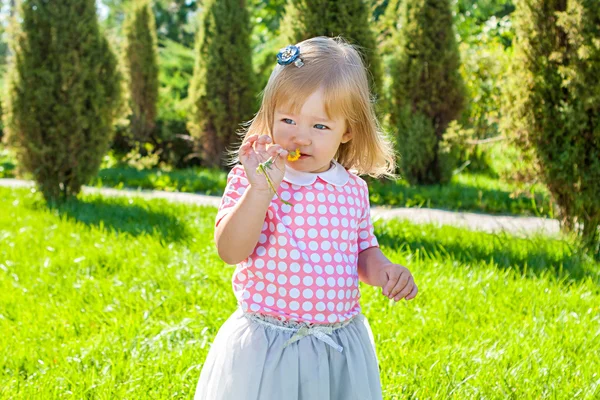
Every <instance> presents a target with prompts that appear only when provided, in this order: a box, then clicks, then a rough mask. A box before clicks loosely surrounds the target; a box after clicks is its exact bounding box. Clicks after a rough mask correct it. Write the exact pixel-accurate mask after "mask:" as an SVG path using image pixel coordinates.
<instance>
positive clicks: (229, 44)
mask: <svg viewBox="0 0 600 400" xmlns="http://www.w3.org/2000/svg"><path fill="white" fill-rule="evenodd" d="M200 18H201V22H200V29H199V32H198V38H197V43H196V57H197V58H196V65H195V67H194V76H193V78H192V82H191V84H190V95H189V99H190V102H191V104H192V110H191V112H190V114H189V116H190V120H189V121H188V129H189V131H190V132H191V133H192V135H193V136H194V137H196V138H198V139H199V147H200V148H201V150H200V153H201V158H202V160H203V164H204V165H207V166H222V167H225V165H226V155H227V154H226V149H227V147H229V146H232V145H234V142H235V141H236V140H238V138H239V136H238V135H237V134H236V131H237V130H238V128H240V124H241V123H243V122H245V121H247V120H249V119H250V118H252V114H253V105H254V95H255V93H254V84H253V76H252V49H251V48H250V25H249V16H248V11H247V9H246V2H245V1H244V0H208V1H206V3H205V4H204V10H203V13H202V15H201V17H200Z"/></svg>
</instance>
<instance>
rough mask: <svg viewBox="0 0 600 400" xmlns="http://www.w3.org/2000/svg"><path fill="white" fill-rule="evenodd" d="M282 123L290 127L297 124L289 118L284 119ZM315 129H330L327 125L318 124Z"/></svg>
mask: <svg viewBox="0 0 600 400" xmlns="http://www.w3.org/2000/svg"><path fill="white" fill-rule="evenodd" d="M282 121H283V122H284V123H286V124H288V125H296V123H295V122H294V120H292V119H289V118H283V119H282ZM319 126H322V128H318V127H319ZM315 127H317V129H318V130H320V131H324V130H325V129H329V128H328V127H327V125H323V124H316V125H315Z"/></svg>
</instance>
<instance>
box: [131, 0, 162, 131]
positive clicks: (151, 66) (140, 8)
mask: <svg viewBox="0 0 600 400" xmlns="http://www.w3.org/2000/svg"><path fill="white" fill-rule="evenodd" d="M123 31H124V34H125V45H124V46H123V58H124V64H125V68H126V71H127V82H128V88H129V105H130V107H131V115H130V120H131V125H130V128H131V133H132V135H133V137H132V139H133V141H135V142H140V143H145V142H147V141H148V140H149V139H150V138H151V136H152V134H153V131H154V128H155V126H156V114H157V110H156V103H157V101H158V60H157V59H158V49H157V43H156V41H157V39H156V27H155V22H154V15H153V14H152V10H151V8H150V3H149V1H148V0H134V5H133V7H132V9H131V13H130V14H128V18H126V19H125V23H124V27H123Z"/></svg>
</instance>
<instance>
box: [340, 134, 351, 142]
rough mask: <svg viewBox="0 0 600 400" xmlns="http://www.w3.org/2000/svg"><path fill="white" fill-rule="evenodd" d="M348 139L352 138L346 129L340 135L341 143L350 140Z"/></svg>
mask: <svg viewBox="0 0 600 400" xmlns="http://www.w3.org/2000/svg"><path fill="white" fill-rule="evenodd" d="M350 139H352V132H350V131H348V132H346V133H344V135H343V136H342V141H341V142H342V143H347V142H349V141H350Z"/></svg>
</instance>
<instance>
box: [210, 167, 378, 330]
mask: <svg viewBox="0 0 600 400" xmlns="http://www.w3.org/2000/svg"><path fill="white" fill-rule="evenodd" d="M348 173H349V174H350V179H349V180H348V182H347V183H346V184H345V185H343V186H336V185H332V184H330V183H327V182H326V181H324V180H323V179H321V177H319V178H317V180H316V181H315V183H314V184H313V185H307V186H298V185H293V184H290V183H288V182H285V181H284V182H282V184H281V185H280V187H279V189H278V194H279V195H280V196H281V197H282V198H283V199H285V200H287V201H289V202H291V203H292V204H293V206H292V207H290V206H286V205H284V204H282V203H281V200H279V199H278V198H277V197H276V196H273V200H272V201H271V204H270V206H269V209H268V211H267V213H266V215H265V223H264V224H263V227H262V232H261V234H260V237H259V239H258V242H257V244H256V247H255V248H254V251H253V252H252V254H251V255H250V256H249V257H248V258H247V259H246V260H244V261H242V262H241V263H239V264H238V265H237V268H236V270H235V272H234V274H233V281H232V284H233V285H232V286H233V289H234V292H235V295H236V298H237V299H238V302H239V304H240V307H241V308H242V309H243V310H244V311H247V312H248V311H254V312H261V313H264V314H269V315H273V316H276V317H279V318H282V319H293V320H297V321H308V322H316V323H318V322H323V323H333V322H341V321H344V320H347V319H348V318H351V317H352V316H354V315H356V314H358V313H359V312H360V304H359V299H360V292H359V290H358V271H357V261H358V255H359V253H360V252H361V251H363V250H365V249H368V248H370V247H377V246H379V243H378V241H377V238H376V237H375V235H374V233H373V225H372V221H371V216H370V212H369V198H368V194H369V193H368V187H367V184H366V182H365V181H364V180H363V179H362V178H360V177H358V176H356V175H354V174H352V173H350V172H348ZM247 187H248V180H247V179H246V177H245V171H244V168H243V167H242V166H241V165H237V166H235V167H234V168H233V169H232V170H231V171H230V173H229V175H228V176H227V186H226V188H225V193H224V194H223V198H222V200H221V204H220V205H219V210H218V212H217V217H216V220H215V226H217V225H218V223H219V222H220V221H221V220H222V219H223V217H224V216H225V215H227V213H228V212H229V211H231V208H232V207H234V206H235V204H236V203H237V201H238V200H239V199H240V198H241V196H242V194H243V193H244V191H245V190H246V188H247Z"/></svg>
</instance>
